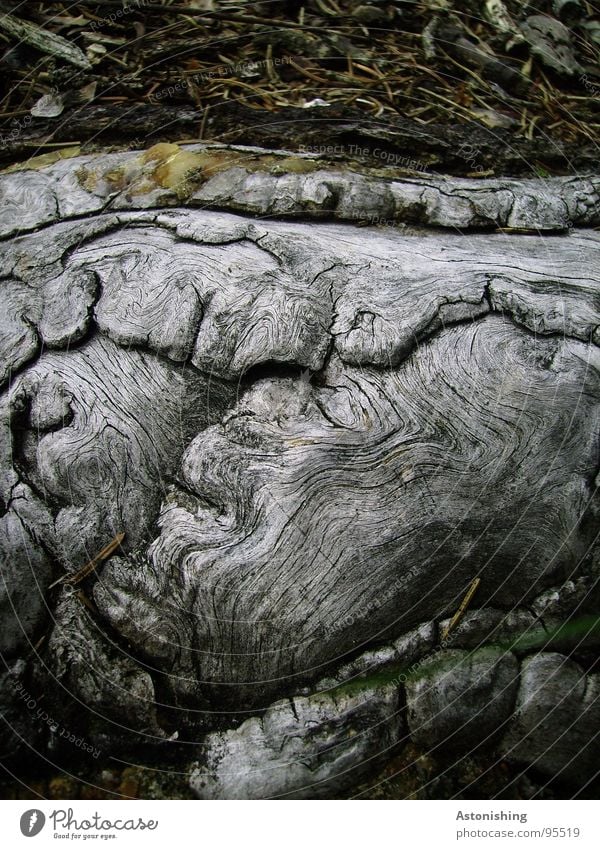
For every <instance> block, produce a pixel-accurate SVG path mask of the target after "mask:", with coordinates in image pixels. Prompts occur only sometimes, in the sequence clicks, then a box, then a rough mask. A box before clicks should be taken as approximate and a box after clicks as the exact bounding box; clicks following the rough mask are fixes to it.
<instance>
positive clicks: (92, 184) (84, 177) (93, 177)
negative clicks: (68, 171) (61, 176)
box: [75, 167, 98, 192]
mask: <svg viewBox="0 0 600 849" xmlns="http://www.w3.org/2000/svg"><path fill="white" fill-rule="evenodd" d="M75 176H76V177H77V179H78V181H79V185H80V186H81V187H82V188H84V189H85V190H86V192H95V191H96V188H97V186H98V175H97V174H95V173H94V171H90V170H89V169H88V168H85V167H81V168H78V169H77V171H75Z"/></svg>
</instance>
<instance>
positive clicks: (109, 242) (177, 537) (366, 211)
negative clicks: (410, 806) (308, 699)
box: [0, 146, 600, 795]
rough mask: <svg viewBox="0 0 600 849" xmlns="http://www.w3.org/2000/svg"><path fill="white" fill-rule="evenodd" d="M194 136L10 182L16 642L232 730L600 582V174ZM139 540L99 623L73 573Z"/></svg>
mask: <svg viewBox="0 0 600 849" xmlns="http://www.w3.org/2000/svg"><path fill="white" fill-rule="evenodd" d="M165 147H168V146H161V150H159V151H154V152H153V153H151V154H150V155H148V154H146V155H138V154H118V155H111V156H103V157H98V158H86V159H84V160H75V161H72V162H68V163H61V164H60V165H57V166H53V167H51V168H49V169H42V170H40V171H26V172H13V173H11V174H9V175H5V176H3V177H0V195H1V194H2V193H4V195H5V196H8V197H10V199H11V203H12V206H11V208H10V211H9V212H6V211H5V212H4V214H3V215H2V216H1V217H0V220H1V223H2V225H3V233H4V236H5V240H4V242H3V244H2V251H1V254H0V289H1V291H2V294H3V299H2V307H1V309H0V375H1V376H2V381H3V382H2V384H1V386H2V395H1V396H0V426H1V431H0V484H1V487H2V491H1V493H0V494H1V497H2V499H3V502H4V505H5V511H4V512H5V514H4V516H3V517H2V522H3V523H4V530H3V536H2V539H1V544H2V570H3V576H4V579H5V580H4V584H3V589H2V592H1V593H0V609H1V611H2V616H3V622H4V625H3V635H2V650H3V651H4V653H5V654H6V655H7V657H9V658H11V660H15V659H17V658H20V657H22V656H23V655H24V654H25V653H26V652H27V651H28V650H29V648H30V646H31V644H32V642H35V640H36V639H37V638H38V637H39V636H40V635H42V633H43V632H44V630H46V631H47V633H48V634H49V639H48V642H47V646H46V648H45V649H44V651H45V663H46V664H47V667H48V668H49V669H50V670H53V672H54V674H55V675H56V677H57V679H58V680H59V681H61V682H64V685H65V686H67V687H68V689H69V690H70V691H71V692H73V693H74V695H75V696H76V698H78V699H81V701H82V702H83V703H84V704H87V705H89V706H90V707H93V708H94V710H102V711H106V712H107V715H112V713H111V711H112V712H113V713H114V710H117V712H118V713H122V714H123V715H124V716H126V717H127V722H129V723H130V725H131V727H132V728H134V729H137V730H140V729H146V730H148V729H150V731H149V733H151V734H153V735H155V736H158V737H160V736H161V735H165V736H169V734H170V732H171V730H172V729H171V728H164V727H163V726H164V725H165V721H164V720H163V719H161V718H160V716H159V714H158V713H157V712H156V711H155V710H154V708H153V707H152V702H153V699H158V698H159V696H158V692H159V690H160V698H161V699H166V700H167V702H168V704H171V705H175V706H177V707H178V708H179V706H182V705H183V706H186V710H187V709H191V710H192V711H193V710H201V711H204V710H208V711H212V712H213V714H211V713H207V714H205V715H204V714H203V715H202V716H198V717H196V718H195V717H194V715H193V714H192V715H191V718H190V717H187V719H186V720H185V723H184V724H186V727H194V722H197V727H198V728H199V727H203V728H210V727H211V725H213V724H214V723H215V722H216V721H217V720H216V719H215V718H214V716H216V717H219V716H221V717H223V716H225V715H226V714H227V712H228V711H237V712H241V711H244V710H251V711H257V710H261V709H264V708H266V707H267V706H268V705H269V703H270V702H271V701H273V700H274V699H276V698H278V697H280V696H282V695H290V694H293V693H294V692H296V693H297V692H299V690H300V689H301V688H305V689H306V688H308V690H307V692H309V693H310V688H311V687H314V685H315V682H318V681H319V680H321V681H323V680H325V681H327V680H330V681H335V680H337V679H336V676H338V677H339V675H340V674H341V675H342V679H343V678H344V677H345V676H346V675H347V674H349V670H351V669H353V668H354V667H353V666H352V664H355V663H358V664H359V667H357V669H358V670H360V665H361V664H362V668H363V669H364V668H368V667H369V664H370V662H371V660H370V659H371V658H373V659H376V658H379V660H381V657H382V655H381V652H382V651H383V657H386V658H387V660H389V661H391V660H394V661H398V659H399V658H400V657H404V659H405V660H406V659H407V658H408V657H409V656H410V657H411V658H412V657H413V656H416V655H417V654H418V653H419V652H424V653H425V654H426V653H427V651H428V650H431V646H432V645H433V643H434V641H435V640H434V636H433V632H432V631H431V629H432V628H433V624H432V623H433V622H436V621H439V620H442V619H444V618H447V617H449V616H451V615H452V613H454V611H455V610H456V608H457V607H458V605H459V603H460V601H461V599H462V597H463V595H464V593H465V591H466V589H467V587H468V586H469V584H470V582H471V581H472V579H473V578H474V577H475V576H478V577H480V579H481V584H480V587H479V589H478V594H477V600H476V603H477V606H478V607H479V608H493V609H495V610H503V609H504V610H506V609H511V608H513V607H515V606H519V607H520V609H521V613H520V614H519V616H517V617H516V618H514V621H513V620H511V621H513V625H511V626H510V628H513V627H514V628H515V629H516V628H517V626H518V624H519V623H522V621H524V620H523V617H525V618H527V614H526V613H525V611H524V610H523V608H524V606H525V605H526V604H527V603H529V601H530V600H531V599H532V598H533V597H534V596H535V595H536V594H539V593H540V592H541V591H542V590H543V589H544V588H546V587H548V586H550V585H552V584H556V583H557V582H560V581H561V580H562V579H563V578H564V577H569V576H571V575H572V574H577V573H578V572H582V573H583V574H584V576H588V577H589V575H590V574H591V573H590V568H591V567H590V566H589V556H588V555H589V553H590V551H591V548H592V546H593V544H594V540H595V537H596V534H597V504H596V502H595V498H596V497H597V496H596V487H597V480H598V479H597V473H598V427H597V423H598V405H599V402H600V383H599V376H598V368H599V365H600V352H599V351H598V347H597V346H598V343H599V342H600V297H599V295H600V277H599V272H598V267H599V266H598V258H599V255H600V237H599V236H598V234H597V233H596V232H595V231H593V230H591V229H583V226H577V227H575V229H572V227H571V225H589V224H592V223H594V222H596V221H597V220H598V210H599V208H600V205H599V202H598V196H597V194H595V191H596V188H597V184H598V181H597V178H593V177H589V178H585V179H582V180H574V179H572V180H566V179H563V180H550V181H537V182H536V181H523V182H519V181H489V182H488V181H479V182H476V181H452V182H450V183H449V185H445V184H444V181H441V180H438V181H432V180H429V179H423V180H421V181H418V180H411V181H408V180H407V181H404V182H398V181H393V180H392V181H390V180H386V179H384V178H383V177H382V176H381V175H376V174H368V175H365V176H360V175H351V174H348V173H344V172H330V171H321V170H319V168H318V167H317V168H313V167H312V165H311V166H310V167H308V171H307V170H306V168H305V165H306V163H305V160H302V159H298V158H296V159H293V161H292V160H289V159H288V160H286V162H287V164H282V162H283V160H280V159H277V158H276V157H273V156H272V155H271V154H269V153H268V152H256V151H254V152H251V153H248V154H244V155H242V153H240V152H235V151H231V150H226V151H221V152H220V153H219V154H218V155H219V156H221V157H224V158H222V159H221V160H219V162H218V163H217V159H215V156H216V155H217V154H215V152H214V151H212V152H208V153H207V152H206V150H205V149H203V148H201V147H198V146H196V147H195V148H193V149H192V150H190V151H180V150H179V149H169V150H165V149H164V148H165ZM181 157H184V158H183V159H182V158H181ZM186 157H187V158H186ZM202 157H204V158H202ZM232 157H238V158H239V157H242V158H243V161H244V162H245V163H246V165H248V163H249V162H250V161H252V163H253V165H252V169H254V170H252V169H249V168H246V167H243V168H242V167H241V166H240V165H239V164H236V163H235V162H233V161H232ZM257 163H258V164H257ZM294 163H295V164H294ZM299 163H300V164H299ZM302 163H304V164H302ZM217 165H218V169H219V172H218V173H215V174H214V175H213V176H209V175H207V174H206V173H205V172H206V171H208V170H210V168H212V169H215V168H217ZM274 168H275V170H277V169H280V170H281V171H282V173H280V174H277V173H272V172H273V169H274ZM198 169H199V170H200V172H201V173H202V175H203V176H201V178H199V177H198ZM236 175H237V177H236ZM238 178H239V179H238ZM157 181H158V182H161V183H163V184H164V185H161V186H158V182H157ZM328 193H329V194H328ZM586 193H587V194H586ZM332 198H333V200H332ZM209 203H215V204H217V205H219V206H222V207H224V208H225V210H222V211H218V212H217V211H207V210H206V209H203V208H202V207H203V206H205V205H206V204H209ZM172 206H176V208H169V207H172ZM227 210H237V211H238V212H239V211H242V212H244V213H248V212H255V213H260V214H261V215H262V214H279V215H283V214H284V213H285V214H286V215H290V216H292V217H294V218H296V217H300V216H303V217H306V218H308V219H309V218H311V217H316V218H318V217H322V215H323V214H324V213H326V214H327V215H330V216H331V217H337V218H340V219H346V220H347V221H350V220H351V219H357V220H362V221H363V222H365V221H366V222H368V221H369V220H371V221H372V220H373V216H381V215H383V216H385V217H386V219H387V218H390V219H393V220H394V221H396V222H399V223H400V224H401V222H402V221H404V222H407V221H412V222H420V223H419V224H417V223H413V224H410V225H407V224H406V223H405V224H403V225H401V226H397V227H391V226H379V227H377V226H367V227H357V226H356V225H355V224H353V223H351V222H350V223H339V222H337V223H332V222H323V221H321V222H319V223H316V222H315V221H312V222H311V221H309V222H304V221H291V220H285V221H282V220H272V221H268V220H265V219H260V220H256V219H254V220H253V219H252V218H250V217H248V215H247V214H246V215H245V216H242V215H238V214H232V213H231V212H230V211H227ZM65 219H71V220H68V221H67V220H65ZM423 224H428V225H443V226H444V227H445V229H443V230H441V229H439V228H438V229H434V228H433V227H425V226H423ZM482 224H485V225H486V226H489V227H495V228H496V231H494V232H479V231H478V228H479V227H480V226H481V225H482ZM498 226H501V227H506V226H508V227H516V228H521V227H527V228H528V229H532V228H533V229H535V228H538V229H539V230H543V231H548V232H549V233H552V232H555V234H554V235H545V236H542V235H534V234H528V235H526V234H523V233H520V232H501V231H500V232H498V231H497V227H498ZM456 227H465V228H473V232H469V233H467V234H461V233H458V232H453V228H456ZM569 228H571V229H569ZM567 230H568V232H567ZM19 231H27V232H21V233H20V235H18V234H19ZM563 231H564V232H563ZM120 532H125V534H126V537H125V542H124V545H123V548H122V550H121V551H120V552H119V555H118V556H115V557H113V558H112V559H111V560H110V561H109V562H108V563H107V564H106V565H105V566H104V567H103V568H102V569H101V571H100V574H99V576H98V580H97V581H95V579H94V578H92V579H91V580H90V583H89V584H88V585H86V592H88V593H89V594H90V596H91V599H92V601H93V605H92V607H93V606H94V605H95V608H94V609H93V612H92V611H90V612H89V615H88V614H87V613H86V617H87V618H85V617H84V618H83V619H82V616H81V615H80V614H77V615H76V614H75V613H74V608H73V604H80V603H81V602H80V601H79V600H77V598H76V596H73V595H72V593H73V591H72V589H70V588H67V587H64V586H63V587H60V588H57V589H53V590H51V591H49V587H50V584H51V583H52V582H53V581H54V580H55V579H56V578H57V577H59V576H60V575H61V574H62V573H63V572H65V571H66V572H76V571H77V570H78V569H79V568H80V567H81V566H83V565H84V564H85V563H86V562H87V561H88V560H90V559H91V558H92V557H93V556H94V555H95V554H96V553H97V552H98V551H99V550H100V549H101V548H103V547H104V546H105V545H106V544H107V543H108V542H109V541H110V540H111V539H112V538H113V537H114V536H115V535H116V534H118V533H120ZM50 612H52V615H53V616H54V617H55V621H56V625H55V626H54V628H53V629H52V630H51V629H50V625H49V624H48V625H46V623H49V613H50ZM80 613H81V612H80ZM492 618H493V616H492ZM484 620H485V616H484ZM86 623H87V624H86ZM90 623H93V627H92V625H90ZM505 625H506V623H505ZM417 626H423V628H425V630H424V631H422V632H421V631H417V632H416V635H415V633H414V632H413V629H415V628H416V627H417ZM473 627H475V626H473V624H472V623H471V631H470V632H469V633H471V639H474V637H473V636H472V634H473ZM506 627H508V626H506ZM506 627H505V629H504V632H503V633H504V634H506ZM510 628H509V630H510ZM50 630H51V633H50ZM492 630H493V629H492ZM82 633H84V634H85V638H82ZM468 638H469V637H468V634H467V637H465V639H468ZM115 639H116V640H117V643H116V646H117V648H115V644H114V640H115ZM108 644H110V645H111V646H112V648H110V649H109V648H108V647H107V645H108ZM383 644H385V645H387V648H386V649H385V651H384V649H382V648H381V646H382V645H383ZM119 645H121V646H127V654H128V657H127V658H126V659H123V660H122V661H121V660H117V659H115V658H118V657H119V651H118V646H119ZM459 645H460V644H459V643H457V644H456V646H455V647H456V648H458V647H459ZM78 647H79V648H78ZM427 647H429V648H427ZM115 652H116V654H115ZM365 652H366V654H364V653H365ZM369 652H371V654H369ZM386 652H387V654H386ZM411 652H412V654H410V653H411ZM357 655H361V656H362V660H361V661H360V662H359V661H357V660H356V659H355V656H357ZM142 662H143V664H145V665H144V667H143V668H144V671H143V673H142V672H141V671H139V670H140V668H141V667H140V663H142ZM94 665H95V672H94V673H93V674H91V673H90V674H86V673H85V669H86V668H88V667H89V668H92V667H94ZM111 669H114V675H115V681H114V682H112V684H111V683H110V681H107V678H109V677H110V675H111V672H110V670H111ZM340 669H341V670H342V671H341V673H340ZM138 672H139V675H138ZM115 682H116V683H115ZM158 682H160V686H159V683H158ZM111 687H113V688H114V687H116V688H117V691H118V693H119V696H118V698H116V700H115V701H114V705H113V707H112V708H111V707H110V704H109V703H110V701H111V696H110V693H111V692H113V690H111ZM492 697H493V696H492ZM140 699H141V700H142V702H144V704H145V706H144V707H143V708H142V707H141V706H140V705H139V704H138V702H139V701H140ZM330 708H331V705H329V707H328V710H329V709H330ZM307 710H308V708H307ZM311 710H312V708H311ZM115 718H116V717H115ZM161 722H163V725H161ZM166 724H167V725H168V723H166ZM261 733H262V732H261ZM282 733H283V732H282ZM286 733H287V732H286ZM236 745H237V744H236ZM261 745H262V744H261ZM356 751H357V752H359V750H358V749H357V750H356ZM359 754H360V757H363V754H364V753H363V752H362V750H360V752H359ZM359 754H357V755H356V756H357V757H358V756H359ZM206 757H207V758H209V760H210V757H212V756H210V757H209V755H207V756H206ZM269 757H271V756H270V755H269ZM211 768H212V767H211ZM215 768H216V767H215ZM336 769H337V767H336ZM305 777H306V776H304V774H303V773H302V774H300V777H298V779H297V781H296V779H294V781H295V782H296V784H294V781H292V784H293V785H294V787H296V786H297V785H298V786H299V784H298V782H300V783H302V782H303V781H304V780H305ZM319 780H320V779H319ZM215 786H216V785H215ZM290 786H291V785H290ZM238 791H239V787H238V790H237V791H235V789H231V788H230V790H223V789H221V790H218V789H216V790H215V791H214V793H215V794H216V795H218V793H229V792H232V793H233V792H238ZM211 792H212V791H211ZM239 792H242V791H239ZM290 792H292V791H290ZM294 792H295V791H294Z"/></svg>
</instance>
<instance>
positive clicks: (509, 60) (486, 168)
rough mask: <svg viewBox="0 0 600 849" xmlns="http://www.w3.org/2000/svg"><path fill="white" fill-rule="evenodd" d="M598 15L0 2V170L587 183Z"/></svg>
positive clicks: (439, 2) (361, 5)
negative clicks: (337, 172) (315, 163)
mask: <svg viewBox="0 0 600 849" xmlns="http://www.w3.org/2000/svg"><path fill="white" fill-rule="evenodd" d="M2 13H4V15H3V14H2ZM597 13H598V9H596V10H594V7H593V5H592V4H591V3H587V2H583V0H547V2H544V0H536V2H533V3H524V2H516V0H505V2H504V3H501V2H497V0H494V2H489V0H465V2H460V3H458V2H456V3H453V2H451V0H421V2H415V0H395V2H393V1H392V0H390V2H386V0H383V2H382V0H307V2H302V0H288V2H277V1H275V2H257V3H245V2H235V0H222V1H221V0H184V2H179V0H175V2H171V0H163V2H149V0H148V1H147V0H122V1H121V0H77V2H58V3H38V2H25V3H19V4H17V3H8V2H6V0H0V65H1V69H2V74H1V79H0V163H2V161H4V162H5V163H9V162H15V161H19V160H21V161H22V160H27V159H28V158H29V157H31V156H34V155H39V154H42V153H43V154H48V153H54V154H55V155H56V156H59V155H62V154H60V153H59V152H60V151H62V150H64V148H68V149H69V152H68V155H72V154H73V152H74V151H82V152H87V151H90V150H95V149H99V148H102V149H106V148H107V147H123V146H127V147H147V146H148V145H149V144H152V143H154V142H157V141H176V142H184V141H197V140H204V141H214V142H221V143H228V144H255V145H261V146H265V147H275V148H287V149H298V148H301V147H302V146H305V147H306V146H310V148H311V149H315V150H316V149H318V150H319V151H321V152H327V149H328V148H330V149H331V153H332V156H334V157H335V156H341V157H344V156H347V155H348V154H349V153H352V152H353V151H351V150H350V149H351V148H354V149H355V150H354V153H355V154H357V155H358V157H359V158H364V160H365V161H367V162H369V161H370V162H371V163H372V162H373V160H374V159H375V160H377V159H378V160H379V162H381V160H382V158H383V159H387V160H388V161H395V162H396V163H399V164H401V165H402V164H403V165H404V167H405V168H406V169H407V170H416V171H424V170H428V171H432V172H436V171H437V172H440V171H441V172H445V173H453V174H463V175H471V174H473V175H474V176H489V175H491V174H513V175H519V174H535V175H538V176H544V175H546V174H554V173H557V174H558V173H562V174H568V173H575V172H576V171H581V170H587V171H591V170H597V163H598V140H599V138H600V134H599V131H600V61H599V59H600V15H598V14H597ZM394 158H395V159H394Z"/></svg>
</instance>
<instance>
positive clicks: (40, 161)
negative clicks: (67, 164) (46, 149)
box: [2, 147, 81, 174]
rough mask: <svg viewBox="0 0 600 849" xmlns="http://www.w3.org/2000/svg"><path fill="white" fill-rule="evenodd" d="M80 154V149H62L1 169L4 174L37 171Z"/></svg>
mask: <svg viewBox="0 0 600 849" xmlns="http://www.w3.org/2000/svg"><path fill="white" fill-rule="evenodd" d="M80 153H81V148H80V147H63V148H62V149H61V150H53V151H52V152H51V153H42V154H41V155H40V156H32V157H31V159H28V160H27V161H26V162H17V163H16V164H15V165H9V166H8V168H3V169H2V173H3V174H5V173H8V172H10V171H34V170H35V171H37V170H38V169H40V168H47V167H48V165H54V163H55V162H60V160H61V159H72V157H73V156H79V154H80Z"/></svg>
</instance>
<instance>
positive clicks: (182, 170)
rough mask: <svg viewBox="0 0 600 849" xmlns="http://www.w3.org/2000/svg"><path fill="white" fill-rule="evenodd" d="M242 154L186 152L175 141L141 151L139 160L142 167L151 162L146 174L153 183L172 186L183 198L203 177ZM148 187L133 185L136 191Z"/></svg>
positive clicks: (167, 187) (225, 165)
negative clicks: (149, 169) (150, 171)
mask: <svg viewBox="0 0 600 849" xmlns="http://www.w3.org/2000/svg"><path fill="white" fill-rule="evenodd" d="M240 158H241V157H240V155H239V154H236V153H234V152H232V151H220V150H209V151H196V152H194V151H189V150H182V148H180V147H179V145H178V144H168V143H166V142H162V143H160V144H155V145H153V146H152V147H151V148H149V149H148V150H146V151H144V153H142V154H141V155H140V157H139V162H140V163H141V164H142V165H143V166H144V165H148V164H152V165H153V169H152V173H151V175H148V174H147V175H146V177H148V178H150V179H151V180H152V181H153V182H154V183H155V186H154V187H155V188H156V187H157V186H161V187H162V188H165V189H172V190H173V191H175V192H176V193H177V195H178V196H179V197H182V198H183V197H185V196H186V195H188V194H189V193H190V192H191V191H192V189H193V188H194V187H195V186H196V185H197V184H198V182H200V180H202V179H206V178H207V177H209V176H212V175H213V174H214V173H216V172H217V171H219V170H221V169H223V168H224V167H228V166H230V165H231V164H233V162H234V161H235V160H239V159H240ZM140 191H147V188H146V187H145V186H144V187H143V188H142V187H141V186H140V187H136V193H139V192H140Z"/></svg>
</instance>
